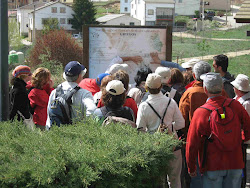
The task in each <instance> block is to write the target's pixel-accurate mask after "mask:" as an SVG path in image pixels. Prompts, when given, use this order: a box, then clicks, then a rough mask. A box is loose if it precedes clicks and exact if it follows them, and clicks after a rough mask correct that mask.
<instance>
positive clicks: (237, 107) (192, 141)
mask: <svg viewBox="0 0 250 188" xmlns="http://www.w3.org/2000/svg"><path fill="white" fill-rule="evenodd" d="M225 99H226V98H225V97H223V96H219V97H215V98H211V99H209V100H208V102H207V103H208V104H211V105H213V106H216V107H219V106H222V104H223V102H224V100H225ZM230 107H231V109H232V110H233V112H234V114H235V117H237V116H238V118H239V122H238V124H237V125H236V126H241V125H242V129H243V130H244V132H245V137H246V140H249V139H250V117H249V115H248V114H247V111H246V110H245V109H244V108H243V107H242V105H241V104H240V103H239V102H238V101H233V102H232V103H231V105H230ZM209 115H210V112H209V111H208V110H206V109H203V108H198V109H197V110H196V111H195V112H194V115H193V118H192V121H191V124H190V126H189V130H188V136H187V143H186V160H187V166H188V171H189V172H190V173H193V172H194V171H195V170H196V159H197V156H198V159H199V167H200V169H201V172H204V171H216V170H229V169H242V168H244V162H243V157H242V148H241V144H239V146H238V147H237V148H236V149H235V150H234V151H232V152H230V151H227V152H225V151H221V150H220V149H218V148H217V147H216V146H215V145H214V144H213V142H209V143H208V147H207V154H206V163H205V168H202V161H203V149H204V140H205V138H204V135H206V136H209V135H210V133H211V129H210V125H209V121H208V119H209Z"/></svg>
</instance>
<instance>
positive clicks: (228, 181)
mask: <svg viewBox="0 0 250 188" xmlns="http://www.w3.org/2000/svg"><path fill="white" fill-rule="evenodd" d="M241 175H242V169H236V170H217V171H207V172H205V173H204V174H203V176H202V181H203V188H211V187H213V188H239V187H241V179H242V177H241Z"/></svg>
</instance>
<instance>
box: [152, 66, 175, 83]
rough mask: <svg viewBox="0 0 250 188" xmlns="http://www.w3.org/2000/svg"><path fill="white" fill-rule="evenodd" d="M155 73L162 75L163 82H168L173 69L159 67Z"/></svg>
mask: <svg viewBox="0 0 250 188" xmlns="http://www.w3.org/2000/svg"><path fill="white" fill-rule="evenodd" d="M155 73H156V74H158V75H159V76H160V77H161V83H163V84H166V83H167V82H168V81H169V79H170V76H171V70H170V68H168V67H157V69H156V70H155Z"/></svg>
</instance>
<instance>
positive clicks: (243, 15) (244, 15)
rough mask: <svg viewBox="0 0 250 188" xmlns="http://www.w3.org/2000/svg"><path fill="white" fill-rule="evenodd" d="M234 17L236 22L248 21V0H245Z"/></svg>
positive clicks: (249, 11) (249, 9)
mask: <svg viewBox="0 0 250 188" xmlns="http://www.w3.org/2000/svg"><path fill="white" fill-rule="evenodd" d="M234 19H235V20H236V23H250V0H245V1H244V2H243V4H242V5H241V7H240V9H239V11H238V12H237V13H236V15H235V17H234Z"/></svg>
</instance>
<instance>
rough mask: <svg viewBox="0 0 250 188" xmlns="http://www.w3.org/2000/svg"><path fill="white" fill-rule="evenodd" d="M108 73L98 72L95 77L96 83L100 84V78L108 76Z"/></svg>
mask: <svg viewBox="0 0 250 188" xmlns="http://www.w3.org/2000/svg"><path fill="white" fill-rule="evenodd" d="M108 75H110V74H109V73H102V74H99V75H98V76H97V78H96V83H97V85H101V83H102V79H103V78H104V77H105V76H108Z"/></svg>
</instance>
